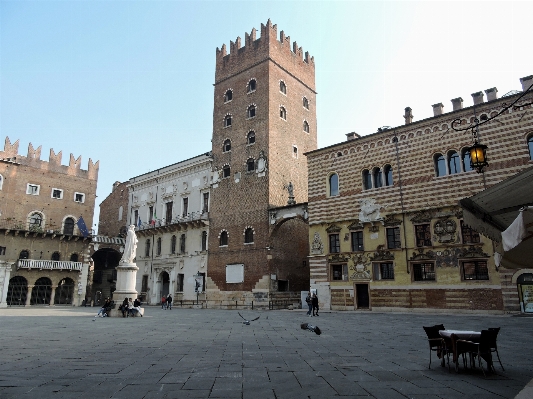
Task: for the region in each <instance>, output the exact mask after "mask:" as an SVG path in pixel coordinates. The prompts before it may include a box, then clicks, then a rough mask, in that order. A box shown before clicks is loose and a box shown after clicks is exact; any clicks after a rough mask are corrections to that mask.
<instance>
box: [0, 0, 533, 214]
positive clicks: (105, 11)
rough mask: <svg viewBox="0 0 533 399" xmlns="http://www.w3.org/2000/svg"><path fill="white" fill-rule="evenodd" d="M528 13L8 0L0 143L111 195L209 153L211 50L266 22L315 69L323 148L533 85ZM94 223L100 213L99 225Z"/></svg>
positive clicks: (512, 8)
mask: <svg viewBox="0 0 533 399" xmlns="http://www.w3.org/2000/svg"><path fill="white" fill-rule="evenodd" d="M532 15H533V2H513V1H505V2H484V1H477V2H467V1H460V2H433V1H425V2H383V1H372V2H361V1H303V2H299V1H290V0H285V1H268V2H256V1H242V2H237V1H233V2H232V1H128V0H125V1H74V0H72V1H23V0H16V1H5V0H0V133H1V134H0V139H1V140H2V142H1V144H0V145H2V144H3V140H4V138H5V137H6V136H8V137H9V138H10V139H11V141H12V142H13V141H15V140H17V139H18V140H20V151H19V152H20V153H21V154H22V155H26V149H27V146H28V143H30V142H31V143H32V144H33V145H34V146H35V147H37V146H39V145H42V147H43V152H42V159H44V160H47V159H48V153H49V149H50V148H53V149H54V150H55V151H56V152H58V151H60V150H62V151H63V163H68V159H69V154H70V153H73V154H74V156H75V157H78V156H80V155H81V156H82V159H83V168H84V169H86V168H87V161H88V159H89V158H92V159H93V161H96V160H99V161H100V175H99V182H98V191H97V194H98V198H97V204H99V203H100V202H101V201H102V200H103V199H104V198H105V197H106V196H107V195H109V193H110V192H111V186H112V183H113V182H115V181H117V180H118V181H125V180H127V179H129V178H130V177H133V176H137V175H139V174H143V173H146V172H148V171H150V170H154V169H157V168H160V167H163V166H165V165H168V164H171V163H175V162H178V161H180V160H183V159H187V158H190V157H192V156H195V155H198V154H200V153H203V152H206V151H209V150H210V148H211V141H210V140H211V131H212V114H213V86H212V85H213V82H214V73H215V49H216V48H217V47H221V46H222V44H223V43H226V45H228V46H229V42H230V40H233V41H234V40H235V39H236V38H237V36H240V37H241V38H242V39H243V42H244V34H245V32H250V31H251V29H252V28H254V27H255V28H256V29H258V30H260V25H261V23H266V21H267V20H268V18H270V19H271V20H272V22H273V23H275V24H277V25H278V32H279V31H281V30H283V31H285V34H286V35H289V36H290V37H291V40H293V41H294V40H296V41H297V42H298V45H299V46H302V47H303V49H304V51H309V52H310V54H311V55H312V56H314V57H315V63H316V86H317V91H318V96H317V105H316V106H317V118H318V144H319V147H324V146H327V145H331V144H334V143H337V142H340V141H343V140H345V136H344V134H345V133H348V132H351V131H356V132H358V133H359V134H362V135H365V134H369V133H373V132H375V131H376V130H377V128H378V127H380V126H385V125H389V126H397V125H401V124H403V117H402V115H403V112H404V108H405V107H406V106H410V107H411V108H413V114H414V117H415V120H420V119H423V118H427V117H430V116H432V107H431V105H432V104H435V103H438V102H442V103H443V104H444V106H445V107H444V111H445V112H449V111H451V102H450V99H452V98H456V97H462V98H463V99H464V105H465V106H469V105H471V104H472V98H471V96H470V94H471V93H474V92H477V91H480V90H485V89H488V88H491V87H494V86H496V87H497V88H498V90H499V93H498V94H499V95H500V96H501V95H503V94H505V93H506V92H508V91H510V90H520V89H521V86H520V81H519V78H521V77H524V76H528V75H531V74H533V51H532V50H531V16H532ZM97 218H98V206H97V209H96V213H95V223H96V222H97Z"/></svg>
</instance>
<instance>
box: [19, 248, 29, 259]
mask: <svg viewBox="0 0 533 399" xmlns="http://www.w3.org/2000/svg"><path fill="white" fill-rule="evenodd" d="M29 258H30V252H29V251H27V250H25V249H23V250H22V251H20V253H19V259H29Z"/></svg>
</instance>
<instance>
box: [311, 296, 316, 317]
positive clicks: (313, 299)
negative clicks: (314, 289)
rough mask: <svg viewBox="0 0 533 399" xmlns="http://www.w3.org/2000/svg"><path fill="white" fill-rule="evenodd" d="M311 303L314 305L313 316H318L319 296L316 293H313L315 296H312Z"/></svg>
mask: <svg viewBox="0 0 533 399" xmlns="http://www.w3.org/2000/svg"><path fill="white" fill-rule="evenodd" d="M311 304H312V305H313V316H318V297H317V296H316V294H313V298H311ZM315 311H316V313H315Z"/></svg>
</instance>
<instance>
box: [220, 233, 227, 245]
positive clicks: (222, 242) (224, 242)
mask: <svg viewBox="0 0 533 399" xmlns="http://www.w3.org/2000/svg"><path fill="white" fill-rule="evenodd" d="M227 245H228V232H227V231H223V232H222V233H220V246H221V247H223V246H227Z"/></svg>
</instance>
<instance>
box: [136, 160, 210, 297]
mask: <svg viewBox="0 0 533 399" xmlns="http://www.w3.org/2000/svg"><path fill="white" fill-rule="evenodd" d="M211 170H212V157H211V154H210V153H205V154H202V155H198V156H196V157H194V158H191V159H187V160H185V161H181V162H178V163H175V164H172V165H169V166H166V167H164V168H161V169H157V170H155V171H153V172H149V173H145V174H143V175H140V176H136V177H133V178H131V179H130V181H129V183H128V193H129V202H128V212H127V223H128V224H134V225H136V226H137V228H136V234H137V238H138V240H139V242H138V245H137V257H136V263H137V267H139V271H138V272H137V283H136V289H137V291H138V292H139V295H140V296H141V299H142V300H143V301H144V302H147V303H149V304H157V303H159V301H160V299H161V297H162V296H163V295H165V296H167V295H168V294H172V295H173V298H174V300H175V301H177V302H179V301H185V302H186V303H188V304H189V305H190V304H192V301H193V300H194V301H196V300H197V299H198V300H202V302H204V301H205V290H204V288H203V287H205V276H206V270H207V243H208V236H209V228H208V226H209V211H210V202H211V199H210V184H211V183H210V182H211V176H212V171H211ZM199 280H201V282H200V285H201V286H200V287H197V286H196V281H199ZM197 290H198V291H199V292H198V295H197Z"/></svg>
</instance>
